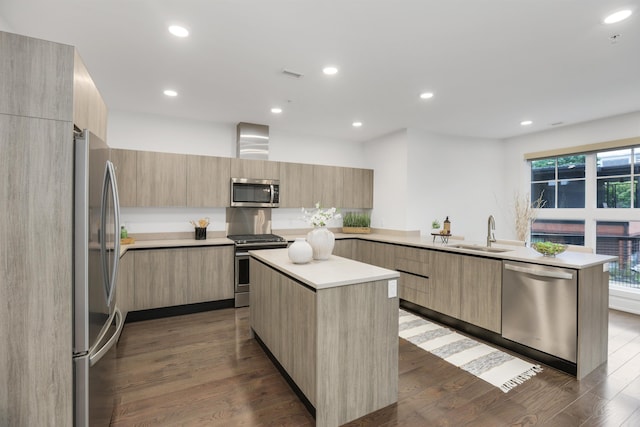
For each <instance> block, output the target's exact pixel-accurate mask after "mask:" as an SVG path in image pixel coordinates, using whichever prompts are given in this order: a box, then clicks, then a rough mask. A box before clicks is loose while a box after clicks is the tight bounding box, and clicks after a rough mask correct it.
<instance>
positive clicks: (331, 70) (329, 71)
mask: <svg viewBox="0 0 640 427" xmlns="http://www.w3.org/2000/svg"><path fill="white" fill-rule="evenodd" d="M322 72H323V73H325V74H326V75H328V76H332V75H334V74H336V73H337V72H338V69H337V68H336V67H334V66H329V67H324V68H323V69H322Z"/></svg>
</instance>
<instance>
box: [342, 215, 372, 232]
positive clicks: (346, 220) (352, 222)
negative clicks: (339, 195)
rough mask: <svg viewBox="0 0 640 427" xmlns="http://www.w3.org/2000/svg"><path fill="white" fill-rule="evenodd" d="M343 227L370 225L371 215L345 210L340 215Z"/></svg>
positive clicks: (365, 226)
mask: <svg viewBox="0 0 640 427" xmlns="http://www.w3.org/2000/svg"><path fill="white" fill-rule="evenodd" d="M342 226H343V227H354V228H356V227H363V228H368V227H370V226H371V217H370V216H369V214H367V213H358V212H347V213H346V214H344V216H343V217H342Z"/></svg>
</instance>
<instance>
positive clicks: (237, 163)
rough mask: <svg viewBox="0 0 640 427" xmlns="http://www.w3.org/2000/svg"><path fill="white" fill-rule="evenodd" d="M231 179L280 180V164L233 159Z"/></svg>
mask: <svg viewBox="0 0 640 427" xmlns="http://www.w3.org/2000/svg"><path fill="white" fill-rule="evenodd" d="M231 178H252V179H280V162H271V161H269V160H253V159H238V158H235V157H234V158H231Z"/></svg>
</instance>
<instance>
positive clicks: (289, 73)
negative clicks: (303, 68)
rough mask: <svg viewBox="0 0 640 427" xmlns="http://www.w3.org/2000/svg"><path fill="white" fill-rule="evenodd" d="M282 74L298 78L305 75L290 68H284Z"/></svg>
mask: <svg viewBox="0 0 640 427" xmlns="http://www.w3.org/2000/svg"><path fill="white" fill-rule="evenodd" d="M282 74H284V75H285V76H289V77H295V78H296V79H299V78H301V77H302V76H304V74H302V73H298V72H295V71H292V70H288V69H286V68H285V69H284V70H282Z"/></svg>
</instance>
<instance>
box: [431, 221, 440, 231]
mask: <svg viewBox="0 0 640 427" xmlns="http://www.w3.org/2000/svg"><path fill="white" fill-rule="evenodd" d="M431 228H432V229H433V230H438V229H439V228H440V221H438V220H437V219H434V220H433V221H431Z"/></svg>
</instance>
